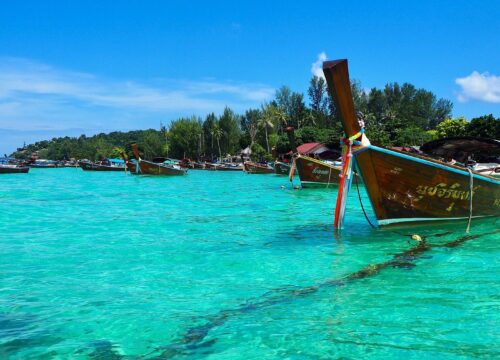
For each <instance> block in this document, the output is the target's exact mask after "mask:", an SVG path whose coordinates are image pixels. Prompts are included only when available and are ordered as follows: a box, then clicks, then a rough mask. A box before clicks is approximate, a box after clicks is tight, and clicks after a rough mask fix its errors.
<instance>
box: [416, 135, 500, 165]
mask: <svg viewBox="0 0 500 360" xmlns="http://www.w3.org/2000/svg"><path fill="white" fill-rule="evenodd" d="M420 150H422V151H423V152H425V153H426V154H428V155H432V156H439V157H442V158H453V159H455V160H458V161H462V162H464V161H466V160H467V159H468V158H469V157H471V158H473V159H475V160H476V161H484V160H488V159H491V158H496V157H498V156H500V140H495V139H487V138H476V137H472V136H461V137H449V138H444V139H438V140H433V141H430V142H428V143H425V144H424V145H422V146H421V147H420Z"/></svg>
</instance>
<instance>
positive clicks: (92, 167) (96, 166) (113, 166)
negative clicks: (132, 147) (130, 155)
mask: <svg viewBox="0 0 500 360" xmlns="http://www.w3.org/2000/svg"><path fill="white" fill-rule="evenodd" d="M78 165H80V167H81V168H82V169H83V170H85V171H127V168H126V167H125V161H124V160H122V159H104V160H102V161H98V162H95V163H94V162H91V161H88V160H87V161H79V162H78Z"/></svg>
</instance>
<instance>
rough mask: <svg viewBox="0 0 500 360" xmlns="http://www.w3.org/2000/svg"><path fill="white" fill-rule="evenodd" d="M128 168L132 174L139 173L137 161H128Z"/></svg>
mask: <svg viewBox="0 0 500 360" xmlns="http://www.w3.org/2000/svg"><path fill="white" fill-rule="evenodd" d="M126 166H127V170H128V171H130V173H131V174H134V175H137V174H138V170H139V169H138V166H137V163H136V162H132V161H128V160H127V162H126Z"/></svg>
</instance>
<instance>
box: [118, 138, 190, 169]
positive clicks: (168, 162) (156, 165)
mask: <svg viewBox="0 0 500 360" xmlns="http://www.w3.org/2000/svg"><path fill="white" fill-rule="evenodd" d="M132 148H133V150H134V155H135V157H136V159H137V167H136V169H137V171H136V172H135V174H136V175H170V176H172V175H173V176H176V175H186V173H187V169H186V168H182V167H181V166H180V165H179V164H178V163H175V161H173V160H172V159H165V160H164V161H163V162H153V161H148V160H143V159H141V157H140V156H139V148H138V146H137V144H133V145H132ZM157 160H159V158H157ZM128 166H129V165H128ZM129 168H130V167H129Z"/></svg>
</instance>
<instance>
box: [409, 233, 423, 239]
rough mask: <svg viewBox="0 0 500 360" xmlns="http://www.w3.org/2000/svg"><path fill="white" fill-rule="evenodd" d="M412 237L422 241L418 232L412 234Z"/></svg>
mask: <svg viewBox="0 0 500 360" xmlns="http://www.w3.org/2000/svg"><path fill="white" fill-rule="evenodd" d="M411 239H412V240H415V241H422V238H421V237H420V235H417V234H414V235H412V236H411Z"/></svg>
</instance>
